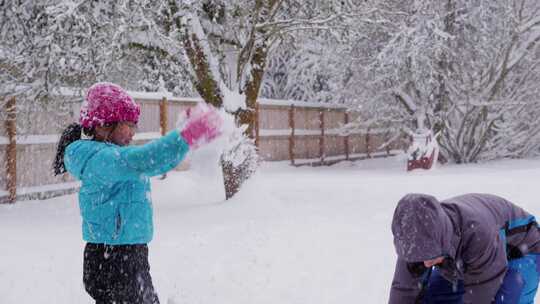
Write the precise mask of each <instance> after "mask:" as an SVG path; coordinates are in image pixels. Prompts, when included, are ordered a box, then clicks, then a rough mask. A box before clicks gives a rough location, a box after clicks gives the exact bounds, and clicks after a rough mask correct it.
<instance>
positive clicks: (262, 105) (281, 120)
mask: <svg viewBox="0 0 540 304" xmlns="http://www.w3.org/2000/svg"><path fill="white" fill-rule="evenodd" d="M130 94H131V95H132V96H133V97H134V99H135V100H136V102H138V103H139V104H140V105H141V116H140V119H139V126H138V132H137V133H136V135H135V137H134V140H135V144H140V143H144V142H147V141H149V140H152V139H156V138H159V137H160V136H162V135H163V134H165V133H166V132H167V131H168V130H172V129H173V128H175V124H176V120H177V117H178V115H179V114H180V113H181V112H182V111H184V110H186V109H187V108H189V107H192V106H194V105H196V104H197V103H198V102H201V99H200V98H178V97H173V96H169V95H165V96H163V95H160V94H158V93H141V92H130ZM15 108H16V100H15V99H14V98H12V99H11V100H9V102H7V103H6V105H5V106H4V109H2V110H3V111H6V113H8V115H6V117H7V119H6V120H5V121H4V122H3V124H2V125H3V126H4V128H0V163H4V164H5V165H4V166H3V170H0V202H14V201H15V200H16V199H21V198H47V197H50V196H54V195H59V194H64V193H72V192H74V191H76V189H77V188H78V187H79V183H78V182H77V181H75V180H73V179H72V178H71V177H70V176H69V175H68V174H64V175H62V176H58V177H55V176H53V173H52V161H53V159H54V155H55V152H56V146H57V144H58V140H59V138H60V133H61V131H62V130H56V129H51V128H50V125H51V122H52V120H53V119H54V118H52V116H50V113H46V112H39V113H33V115H35V118H34V119H32V120H31V123H30V124H34V125H32V126H31V127H32V128H30V129H32V130H35V131H34V132H33V133H32V134H24V135H17V134H16V129H17V126H19V127H20V126H21V124H24V123H25V122H20V121H17V115H16V111H15ZM79 111H80V103H74V104H73V106H72V109H71V116H70V119H71V121H76V120H77V119H78V114H79ZM358 115H359V114H358V113H354V112H348V111H347V110H346V108H345V107H344V106H340V105H326V104H320V103H305V102H298V101H286V100H271V99H264V98H261V99H259V101H258V104H257V107H256V115H255V117H256V126H255V128H254V134H253V136H254V137H255V143H256V145H257V147H258V149H259V154H260V156H261V157H262V159H263V160H266V161H289V162H290V163H291V164H292V165H295V166H301V165H314V166H316V165H328V164H333V163H336V162H338V161H342V160H357V159H363V158H370V157H381V156H388V155H391V154H393V153H394V152H395V151H396V150H397V149H401V148H402V147H403V144H401V143H400V141H399V140H396V141H395V142H391V143H389V142H388V141H389V138H390V137H389V136H388V134H385V133H384V132H373V131H369V132H358V133H356V134H347V135H344V134H342V133H341V131H340V128H341V127H342V125H343V124H346V123H348V122H349V121H352V120H353V119H355V118H356V117H358ZM69 123H70V121H69V120H68V121H66V123H65V124H66V126H67V124H69ZM18 124H19V125H18ZM24 129H25V130H27V129H29V128H24ZM51 132H55V133H51ZM187 163H189V160H188V161H187ZM179 169H187V166H186V164H183V165H182V166H181V168H179Z"/></svg>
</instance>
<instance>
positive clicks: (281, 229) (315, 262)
mask: <svg viewBox="0 0 540 304" xmlns="http://www.w3.org/2000/svg"><path fill="white" fill-rule="evenodd" d="M404 168H405V164H404V163H403V161H402V160H400V158H390V159H377V160H368V161H358V162H354V163H350V162H346V163H341V164H337V165H334V166H331V167H318V168H310V167H302V168H293V167H290V166H288V165H287V164H285V163H266V164H264V165H263V166H262V168H261V169H260V170H259V172H258V173H257V175H256V176H255V177H254V178H252V179H251V180H250V181H249V182H248V184H246V185H245V187H244V188H243V190H242V191H241V193H240V194H239V195H238V196H237V197H235V198H234V199H232V200H230V201H226V202H225V201H223V199H222V197H223V193H222V190H221V184H220V177H219V176H216V175H215V174H213V173H212V172H209V170H208V169H203V170H192V171H188V172H174V173H170V174H169V176H168V178H167V179H165V180H159V179H154V180H153V194H152V197H153V202H154V210H155V216H154V220H155V226H156V227H155V228H156V229H155V237H154V240H153V242H152V243H151V244H150V264H151V266H152V269H151V273H152V275H153V279H154V285H155V287H156V290H157V291H158V293H159V295H160V300H161V302H162V303H189V304H195V303H204V304H210V303H215V304H228V303H231V304H232V303H235V304H262V303H269V304H270V303H271V304H278V303H279V304H285V303H287V304H293V303H298V304H318V303H340V304H346V303H376V304H378V303H385V302H386V301H387V297H388V290H389V286H390V282H391V277H392V272H393V267H394V259H395V254H394V249H393V245H392V237H391V232H390V229H389V227H390V220H391V217H392V212H393V209H394V206H395V203H396V202H397V201H398V200H399V199H400V197H401V196H403V195H404V194H406V193H408V192H426V193H431V194H433V195H435V196H436V197H438V198H439V199H443V198H448V197H450V196H454V195H458V194H462V193H466V192H490V193H494V194H498V195H501V196H504V197H506V198H508V199H509V200H511V201H513V202H515V203H517V204H520V205H521V206H523V207H525V208H526V209H527V210H528V211H530V212H532V213H533V214H536V215H540V159H534V160H504V161H497V162H492V163H487V164H479V165H468V166H457V165H451V166H445V167H441V168H438V169H436V170H435V171H431V172H425V171H418V172H412V173H407V172H405V170H404ZM0 231H1V233H2V243H1V245H0V246H1V247H0V257H1V259H0V260H1V264H0V303H2V304H24V303H28V304H38V303H56V304H68V303H69V304H73V303H92V301H91V299H90V298H89V296H87V294H86V293H85V291H84V287H83V284H82V251H83V246H84V243H83V241H82V240H81V231H80V217H79V210H78V203H77V196H76V195H69V196H64V197H60V198H54V199H50V200H46V201H24V202H18V203H17V204H16V205H12V206H6V205H3V206H0ZM537 303H540V301H538V300H537Z"/></svg>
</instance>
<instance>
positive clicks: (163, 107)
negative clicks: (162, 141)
mask: <svg viewBox="0 0 540 304" xmlns="http://www.w3.org/2000/svg"><path fill="white" fill-rule="evenodd" d="M167 108H168V102H167V97H163V98H162V99H161V101H160V102H159V131H160V133H161V135H165V134H167V128H168V121H169V119H168V118H169V117H168V113H167V111H168V110H167Z"/></svg>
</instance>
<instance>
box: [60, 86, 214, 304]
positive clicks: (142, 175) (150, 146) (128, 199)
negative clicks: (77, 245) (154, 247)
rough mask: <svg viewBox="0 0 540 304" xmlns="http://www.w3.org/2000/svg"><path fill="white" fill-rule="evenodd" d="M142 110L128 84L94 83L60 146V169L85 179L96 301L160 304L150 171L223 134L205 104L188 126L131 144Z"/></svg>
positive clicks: (87, 271) (88, 283) (87, 278)
mask: <svg viewBox="0 0 540 304" xmlns="http://www.w3.org/2000/svg"><path fill="white" fill-rule="evenodd" d="M139 113H140V108H139V106H138V105H137V104H136V103H135V102H134V101H133V99H132V98H131V97H130V96H129V95H128V94H127V93H126V92H125V91H124V90H123V89H122V88H121V87H119V86H117V85H114V84H110V83H98V84H95V85H94V86H92V87H91V88H90V89H89V90H88V93H87V96H86V103H85V105H84V106H83V108H82V110H81V118H80V124H72V125H70V126H69V127H68V128H67V129H66V130H65V131H64V133H63V134H62V138H61V140H60V143H59V146H58V152H57V157H56V160H55V173H56V174H60V173H63V172H66V170H67V172H69V173H70V174H72V175H73V176H74V177H76V178H77V179H79V180H80V181H81V189H80V192H79V207H80V212H81V216H82V235H83V239H84V240H85V241H86V242H87V244H86V247H85V252H84V267H83V281H84V284H85V288H86V290H87V291H88V293H89V294H90V296H92V298H94V299H95V300H96V303H145V304H146V303H159V300H158V297H157V295H156V293H155V291H154V288H153V285H152V280H151V277H150V273H149V270H150V267H149V265H148V247H147V243H148V242H150V241H151V240H152V235H153V230H154V229H153V222H152V202H151V195H150V181H149V177H151V176H156V175H161V174H164V173H166V172H167V171H169V170H171V169H173V168H175V167H176V166H177V165H178V164H179V163H180V162H181V161H182V160H183V159H184V157H185V155H186V153H187V152H188V150H189V149H190V147H193V146H195V145H200V144H203V143H206V142H208V141H210V140H212V139H214V138H215V137H217V136H218V135H219V133H220V126H221V119H220V117H219V115H218V114H217V113H216V112H215V111H214V110H212V109H207V110H199V111H197V114H196V115H191V116H190V117H189V118H188V120H187V122H186V124H185V127H184V128H182V130H174V131H171V132H169V133H168V134H167V135H165V136H163V137H161V138H159V139H157V140H154V141H152V142H150V143H147V144H145V145H142V146H128V145H129V143H130V142H131V140H132V138H133V136H134V133H135V128H136V125H137V122H138V119H139ZM81 133H84V135H85V136H86V137H87V139H81Z"/></svg>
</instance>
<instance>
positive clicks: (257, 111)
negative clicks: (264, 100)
mask: <svg viewBox="0 0 540 304" xmlns="http://www.w3.org/2000/svg"><path fill="white" fill-rule="evenodd" d="M259 111H260V107H259V103H258V102H257V103H256V104H255V147H257V148H259V145H260V143H259V141H260V139H261V138H260V135H259V130H260V128H261V126H260V122H259V116H260V112H259Z"/></svg>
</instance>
